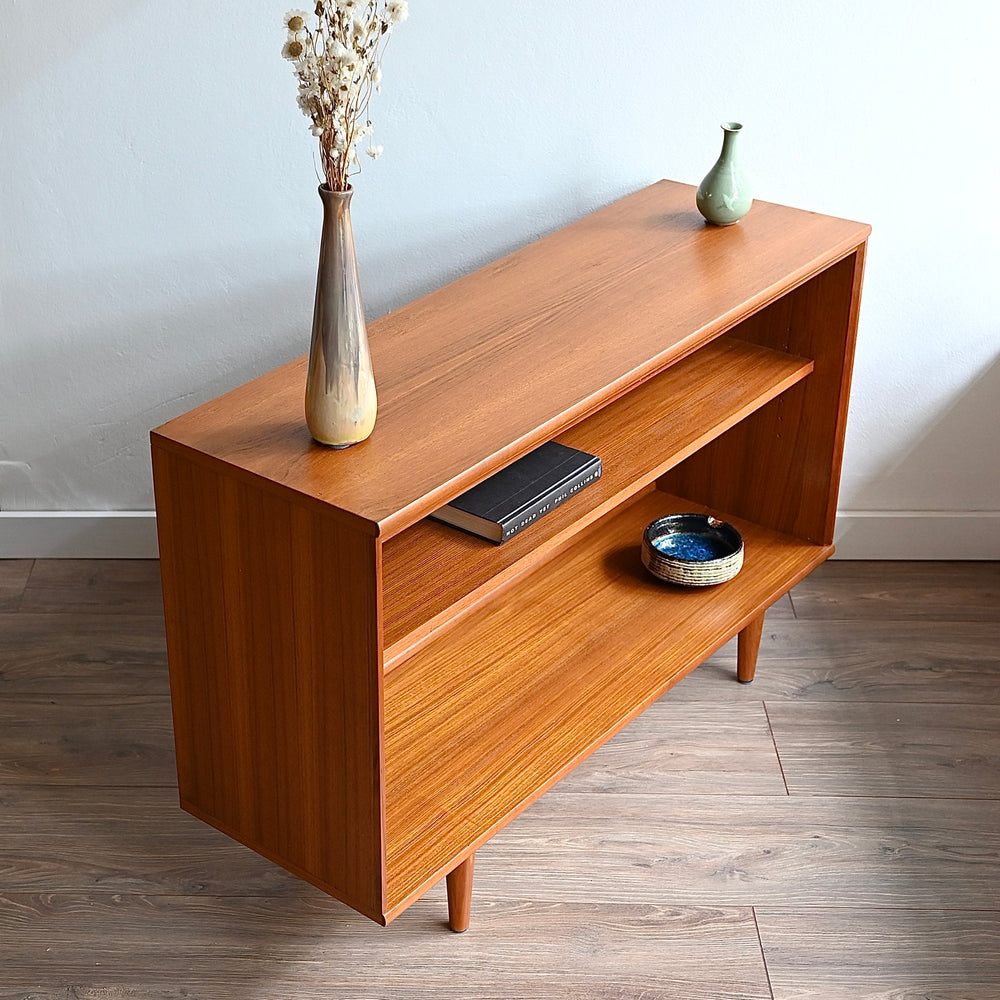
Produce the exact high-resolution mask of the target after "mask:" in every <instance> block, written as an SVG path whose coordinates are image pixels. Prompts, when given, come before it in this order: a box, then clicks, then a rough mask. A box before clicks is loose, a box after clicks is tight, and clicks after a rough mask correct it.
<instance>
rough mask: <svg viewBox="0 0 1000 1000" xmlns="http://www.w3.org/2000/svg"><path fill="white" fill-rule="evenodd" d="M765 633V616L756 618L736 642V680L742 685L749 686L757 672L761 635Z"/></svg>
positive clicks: (761, 615)
mask: <svg viewBox="0 0 1000 1000" xmlns="http://www.w3.org/2000/svg"><path fill="white" fill-rule="evenodd" d="M763 631H764V615H763V613H761V614H759V615H758V616H757V617H756V618H754V619H753V620H752V621H751V622H750V624H749V625H747V627H746V628H745V629H743V631H742V632H740V634H739V637H738V638H737V640H736V679H737V680H738V681H739V682H740V683H741V684H749V683H750V682H751V681H752V680H753V675H754V673H755V671H756V670H757V652H758V650H759V649H760V635H761V632H763Z"/></svg>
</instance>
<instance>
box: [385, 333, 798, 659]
mask: <svg viewBox="0 0 1000 1000" xmlns="http://www.w3.org/2000/svg"><path fill="white" fill-rule="evenodd" d="M812 369H813V363H812V361H810V360H806V359H804V358H799V357H795V356H793V355H789V354H785V353H783V352H781V351H774V350H770V349H768V348H766V347H758V346H756V345H754V344H748V343H745V342H743V341H741V340H739V339H737V338H736V337H735V336H726V337H721V338H719V339H718V340H716V341H713V342H712V343H710V344H707V345H706V346H705V347H703V348H702V349H701V350H700V351H698V352H696V353H695V354H693V355H690V356H689V357H687V358H685V359H684V360H683V361H680V362H679V363H678V364H676V365H674V366H673V367H672V368H669V369H668V370H667V371H665V372H664V373H663V374H661V375H658V376H656V377H655V378H653V379H651V380H650V381H648V382H646V383H645V384H644V385H641V386H640V387H639V388H638V389H635V390H633V391H632V392H631V393H629V394H628V395H627V396H624V397H623V398H621V399H619V400H617V401H616V402H614V403H612V404H611V405H609V406H606V407H605V408H604V409H602V410H599V411H598V412H597V413H596V414H594V415H593V416H591V417H589V418H588V419H586V420H584V421H582V422H581V423H579V424H577V425H576V426H575V427H572V428H571V429H570V430H568V431H566V432H565V433H564V434H561V435H560V436H559V438H558V440H559V441H561V442H562V443H563V444H567V445H570V446H571V447H574V448H579V449H581V450H583V451H589V452H591V453H593V454H596V455H600V457H601V459H602V461H603V463H604V472H603V475H602V476H601V478H600V479H599V480H598V481H597V482H596V483H594V484H593V485H591V486H588V487H587V489H586V490H585V491H584V492H582V493H580V494H579V495H578V496H576V497H574V498H573V499H572V500H570V501H567V502H566V503H565V504H563V505H562V506H561V507H559V508H557V509H556V510H554V511H552V512H551V513H550V514H548V515H546V517H545V518H544V519H543V520H541V521H539V522H538V523H537V524H534V525H532V526H531V528H530V529H529V530H527V531H524V532H522V533H521V534H519V535H515V536H514V538H512V539H510V540H509V541H507V542H504V544H503V545H493V544H492V543H491V542H488V541H485V540H484V539H481V538H478V537H476V536H474V535H469V534H466V533H465V532H460V531H457V530H456V529H455V528H452V527H449V526H447V525H442V524H439V523H438V522H436V521H430V520H426V521H421V522H419V523H417V524H415V525H413V526H412V527H411V528H409V529H408V530H407V531H405V532H403V533H402V534H400V535H397V536H396V537H394V538H391V539H389V540H388V541H387V542H386V543H385V545H384V546H383V549H382V559H383V579H384V584H383V587H384V589H383V601H384V605H383V614H384V629H385V631H384V640H383V641H384V643H385V647H386V651H385V669H386V670H387V671H388V670H391V669H394V668H395V667H396V666H397V665H398V664H399V663H400V662H402V660H404V659H405V658H406V657H407V656H409V655H412V653H413V652H414V651H415V650H416V649H418V648H419V647H420V645H421V643H422V642H424V641H426V640H427V639H428V637H430V636H431V635H433V634H434V633H435V631H437V630H438V629H440V628H442V627H448V626H451V625H454V624H455V622H456V621H457V616H458V614H459V613H460V612H461V611H463V610H467V609H468V608H471V607H474V606H475V604H476V603H477V602H478V601H480V600H482V599H484V598H485V597H487V596H489V594H490V593H492V592H493V591H494V590H495V589H497V588H498V587H502V586H504V585H506V584H508V583H509V582H510V581H511V580H513V579H516V577H517V576H518V575H520V574H522V573H524V572H527V570H528V569H530V568H531V566H533V565H535V564H537V563H539V562H541V561H542V560H544V559H545V558H546V557H547V556H548V555H549V554H550V553H551V552H552V551H554V550H555V549H557V548H558V547H559V546H560V545H563V544H565V543H566V542H567V541H568V539H570V538H571V537H572V536H573V534H575V533H576V532H577V531H580V530H582V529H583V528H585V527H586V526H587V525H588V524H589V523H590V522H591V521H593V520H594V519H596V518H598V517H600V516H601V515H602V514H604V513H606V512H607V511H608V510H610V509H612V508H614V507H615V506H617V505H618V504H620V503H622V502H623V501H624V500H627V499H628V498H629V497H630V496H633V495H634V494H635V493H637V492H639V491H640V490H642V489H643V488H644V487H646V486H648V485H649V484H650V483H651V482H653V481H654V480H655V479H656V478H657V477H658V476H660V475H661V474H662V473H663V472H665V471H666V470H667V469H669V468H671V467H672V466H673V465H675V464H676V463H678V462H680V461H681V460H683V459H684V458H686V457H688V456H689V455H690V454H692V453H693V452H694V451H696V450H697V449H699V448H701V447H702V446H704V445H705V444H706V443H707V442H709V441H711V440H713V439H714V438H716V437H718V436H719V435H720V434H722V433H723V432H724V431H726V430H728V429H729V428H730V427H732V426H733V425H734V424H736V423H738V422H739V421H740V420H742V419H743V418H744V417H746V416H747V415H748V414H749V413H752V412H753V411H754V410H757V409H759V408H760V407H761V406H763V405H764V404H765V403H768V402H770V401H771V400H772V399H774V398H775V397H776V396H778V395H779V394H780V393H782V392H783V391H784V390H785V389H787V388H789V387H790V386H792V385H794V384H795V383H796V382H798V381H800V380H801V379H803V378H805V377H806V376H807V375H808V374H809V373H810V372H811V371H812Z"/></svg>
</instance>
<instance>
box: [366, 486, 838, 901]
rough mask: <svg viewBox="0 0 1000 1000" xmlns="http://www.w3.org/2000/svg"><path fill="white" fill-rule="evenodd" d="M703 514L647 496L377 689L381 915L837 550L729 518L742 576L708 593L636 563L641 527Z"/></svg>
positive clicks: (484, 836) (657, 495) (693, 506)
mask: <svg viewBox="0 0 1000 1000" xmlns="http://www.w3.org/2000/svg"><path fill="white" fill-rule="evenodd" d="M699 509H702V508H701V507H700V505H698V504H696V503H692V502H691V501H689V500H683V499H680V498H678V497H673V496H670V495H668V494H665V493H661V492H659V491H656V490H654V491H652V492H647V493H646V494H644V495H642V496H641V497H640V498H638V500H637V501H635V502H632V503H630V504H629V505H627V506H625V507H623V508H622V509H621V510H620V511H618V512H616V513H615V514H613V515H610V516H608V517H606V518H603V519H601V520H600V521H599V522H597V523H595V524H594V525H592V526H591V527H590V528H588V529H587V530H586V531H584V532H583V533H581V534H580V535H578V536H577V537H576V539H575V540H574V542H573V544H572V545H571V546H570V547H569V548H568V549H567V550H566V551H564V552H563V553H561V554H559V555H558V556H556V557H555V558H554V559H552V560H551V561H550V562H549V563H548V564H547V565H546V567H545V572H544V574H538V575H531V576H529V577H527V578H526V579H525V580H524V581H523V582H519V583H518V584H516V585H515V586H512V587H510V588H508V589H507V590H506V591H505V593H504V595H503V598H502V600H497V601H494V602H490V603H489V604H488V605H485V606H483V607H481V608H479V609H477V610H476V611H474V612H473V613H472V614H470V615H469V616H468V617H466V618H465V619H464V620H463V622H462V623H461V624H460V625H459V626H457V627H456V628H455V629H453V630H451V631H449V632H448V634H447V635H445V636H443V637H442V638H440V639H436V640H434V641H432V642H431V643H429V644H428V645H427V646H426V647H425V648H424V649H423V650H421V651H420V653H418V654H417V655H416V656H414V657H413V658H412V659H411V660H409V661H408V662H407V663H406V664H404V665H403V666H402V667H400V668H399V669H398V670H396V671H394V672H393V673H392V674H391V675H390V676H389V677H388V678H387V679H386V686H385V762H386V763H385V767H386V776H385V781H386V786H385V787H386V830H387V847H386V850H387V865H388V870H389V872H390V875H389V882H388V905H389V908H390V910H391V909H392V908H393V907H398V906H403V905H405V904H406V902H407V900H408V899H410V898H411V897H412V896H414V895H419V894H420V893H421V892H422V891H423V889H424V888H426V886H427V885H428V884H429V883H432V882H434V881H435V880H437V879H438V878H440V876H441V874H442V873H443V872H445V871H446V870H450V869H451V868H452V867H454V864H455V862H456V859H459V858H460V856H461V855H462V854H463V852H467V851H468V848H469V845H470V843H473V842H474V843H478V842H481V841H484V840H486V839H487V838H488V837H489V836H490V835H491V833H492V832H493V831H494V830H496V829H497V828H498V827H499V826H501V825H503V824H504V823H505V822H506V821H507V820H508V819H510V818H511V817H512V816H513V815H515V814H516V813H518V812H519V811H520V810H522V809H523V808H524V807H525V806H527V805H528V804H529V803H530V802H532V801H533V800H534V799H535V798H537V797H538V796H539V795H540V794H541V793H542V791H543V790H544V789H546V788H548V787H549V786H550V785H551V784H552V783H553V782H555V781H556V780H557V779H558V778H559V777H560V776H561V775H563V774H564V773H566V771H568V770H569V769H570V768H571V767H572V766H573V765H574V764H575V763H577V762H578V761H579V760H580V759H581V758H583V757H585V756H586V755H587V754H589V753H590V752H591V751H592V750H594V749H595V748H596V747H598V746H599V745H600V744H601V743H603V742H604V741H605V740H606V739H607V738H608V737H609V736H611V735H612V734H613V733H615V732H617V731H618V730H619V729H620V728H621V727H622V726H624V725H625V724H626V723H627V722H628V721H629V720H630V719H632V718H633V717H634V716H635V715H637V714H638V713H639V712H640V711H641V710H642V709H643V708H645V707H646V706H647V705H648V704H650V703H651V702H652V701H654V700H655V699H656V698H658V697H659V696H660V695H661V694H662V693H663V691H664V690H665V689H666V688H668V687H669V686H670V685H672V684H674V683H675V682H676V681H678V680H679V679H680V678H681V677H683V676H684V674H686V673H687V672H689V671H690V670H691V669H693V668H694V667H695V666H696V665H697V664H698V663H700V662H701V661H702V660H703V659H705V658H706V657H707V656H709V655H710V654H711V653H712V652H713V651H714V650H716V649H717V648H718V647H719V646H721V645H722V644H723V643H724V642H726V641H727V640H728V639H729V638H731V637H732V636H733V635H734V634H735V633H736V632H738V631H739V630H740V629H741V628H742V627H743V626H744V625H745V624H746V623H747V622H748V621H749V620H750V619H752V618H754V617H755V616H756V615H757V614H759V613H760V612H761V611H763V610H764V609H765V608H767V607H768V606H769V605H770V604H771V603H772V602H773V601H775V600H776V599H777V598H778V597H779V596H780V595H781V594H783V593H784V592H785V591H786V590H787V589H788V586H789V581H793V582H796V581H798V580H799V579H801V578H802V577H803V576H805V575H806V573H808V572H809V571H810V570H811V569H813V568H814V567H815V566H817V565H818V564H819V563H820V562H822V561H823V560H824V559H825V558H827V556H828V555H829V554H830V552H831V551H832V546H822V545H810V544H808V543H804V542H802V541H799V540H797V539H794V538H790V537H788V536H784V535H779V534H777V533H775V532H772V531H768V530H767V529H764V528H760V527H759V526H756V525H754V524H751V523H749V522H746V521H742V520H740V519H735V518H734V519H732V521H733V523H734V524H736V526H737V527H738V528H739V530H740V531H741V532H742V534H743V536H744V543H745V547H746V549H745V551H746V555H745V564H744V567H743V569H742V570H741V572H740V574H739V575H738V576H737V577H735V578H734V579H733V580H731V581H729V582H728V583H725V584H722V585H720V586H717V587H710V588H704V589H694V588H681V587H673V586H671V585H670V584H665V583H661V582H659V581H658V580H656V579H654V578H653V577H652V576H650V575H649V574H648V573H647V572H646V570H645V569H644V568H643V566H642V564H641V562H640V558H639V540H640V538H641V535H642V530H643V528H644V527H645V526H646V524H648V523H649V522H650V521H651V520H653V519H654V518H656V517H660V516H662V515H664V514H667V513H677V512H680V511H686V510H699ZM713 513H716V514H718V512H713ZM720 516H725V515H720ZM498 642H500V643H502V645H503V656H502V657H498V656H497V655H496V649H497V643H498ZM428 775H433V776H434V780H433V781H428V780H427V776H428ZM470 790H474V791H471V792H470Z"/></svg>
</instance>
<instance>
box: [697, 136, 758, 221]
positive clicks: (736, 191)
mask: <svg viewBox="0 0 1000 1000" xmlns="http://www.w3.org/2000/svg"><path fill="white" fill-rule="evenodd" d="M742 129H743V126H742V125H741V124H740V123H739V122H723V123H722V152H721V153H720V154H719V158H718V160H716V161H715V166H714V167H712V169H711V170H709V172H708V173H707V174H706V175H705V179H704V180H703V181H702V182H701V184H700V185H699V186H698V194H697V195H696V201H697V203H698V211H699V212H701V214H702V215H704V216H705V218H706V219H707V220H708V221H709V222H711V223H713V224H714V225H716V226H731V225H732V224H733V223H734V222H739V221H740V219H742V218H743V216H744V215H746V214H747V212H749V211H750V206H751V205H752V204H753V196H752V195H751V193H750V185H749V183H748V182H747V178H746V174H745V173H744V172H743V167H742V166H741V165H740V160H739V156H738V153H737V139H738V138H739V135H740V132H741V131H742Z"/></svg>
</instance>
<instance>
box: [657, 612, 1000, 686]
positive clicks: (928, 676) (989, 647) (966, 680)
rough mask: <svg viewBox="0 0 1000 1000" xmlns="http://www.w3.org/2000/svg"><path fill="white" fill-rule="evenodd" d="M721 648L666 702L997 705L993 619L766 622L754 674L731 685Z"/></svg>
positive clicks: (727, 656)
mask: <svg viewBox="0 0 1000 1000" xmlns="http://www.w3.org/2000/svg"><path fill="white" fill-rule="evenodd" d="M735 656H736V646H735V643H731V644H729V645H728V646H725V647H723V649H721V650H720V651H719V652H718V653H716V654H715V656H713V657H712V658H711V659H709V660H708V661H706V662H705V663H704V664H702V665H701V666H700V667H698V669H697V670H695V671H694V673H692V674H689V675H688V677H686V678H685V679H684V681H683V682H682V683H681V684H678V685H677V686H676V687H675V688H673V689H672V690H671V691H670V692H668V695H667V697H669V698H672V699H673V700H674V701H714V702H727V703H731V702H745V701H747V700H748V699H750V698H760V699H766V700H767V701H768V702H772V701H774V700H775V699H778V698H781V699H794V700H798V701H803V702H812V703H818V702H833V701H854V702H858V701H865V702H895V703H905V702H924V703H936V704H946V703H956V704H971V705H981V704H993V705H998V704H1000V621H997V622H946V621H945V622H934V621H907V622H906V623H905V625H902V626H901V625H900V624H899V623H898V622H892V621H780V620H779V621H772V620H771V619H769V618H768V619H765V622H764V632H763V636H762V638H761V646H760V656H759V658H758V666H757V676H756V679H755V680H754V682H753V683H752V684H750V685H742V684H737V683H734V678H733V668H732V662H733V661H734V660H735Z"/></svg>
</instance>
